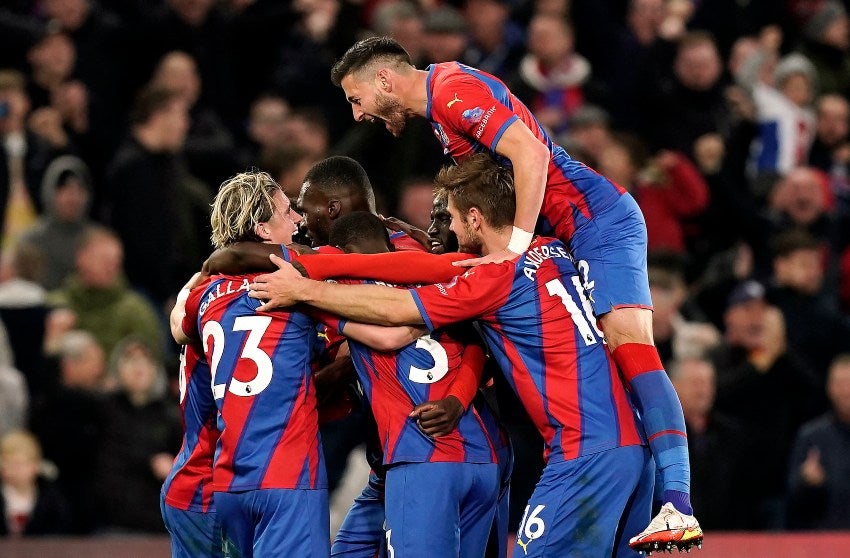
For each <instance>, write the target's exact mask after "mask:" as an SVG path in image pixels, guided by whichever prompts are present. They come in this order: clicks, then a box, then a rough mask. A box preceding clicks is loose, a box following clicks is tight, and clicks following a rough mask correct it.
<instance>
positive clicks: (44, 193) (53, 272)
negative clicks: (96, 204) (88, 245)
mask: <svg viewBox="0 0 850 558" xmlns="http://www.w3.org/2000/svg"><path fill="white" fill-rule="evenodd" d="M91 195H92V184H91V175H90V174H89V170H88V167H87V166H86V164H85V163H84V162H83V161H82V160H81V159H79V158H77V157H74V156H72V155H63V156H61V157H57V158H56V159H54V160H53V161H52V162H51V163H50V165H49V166H48V167H47V170H46V171H45V172H44V179H43V180H42V184H41V200H42V204H43V205H44V213H43V214H42V216H41V217H39V219H38V221H36V223H35V224H34V225H33V226H32V227H31V228H29V229H27V230H25V231H24V232H23V233H21V238H20V242H21V243H24V244H32V245H33V246H35V247H37V248H38V249H39V250H41V251H42V252H43V254H44V256H45V262H44V263H45V264H46V269H45V270H44V274H43V276H42V277H41V278H40V279H39V282H40V283H41V284H42V285H43V286H44V288H46V289H49V290H52V289H56V288H59V287H60V286H61V285H62V282H63V281H64V280H65V279H66V278H67V277H68V276H69V275H70V274H71V272H72V271H73V270H74V251H75V249H76V247H77V244H78V243H79V241H80V238H82V236H83V235H84V234H85V233H86V231H88V230H89V229H90V228H91V227H92V221H91V220H90V219H89V217H88V211H89V204H90V202H91Z"/></svg>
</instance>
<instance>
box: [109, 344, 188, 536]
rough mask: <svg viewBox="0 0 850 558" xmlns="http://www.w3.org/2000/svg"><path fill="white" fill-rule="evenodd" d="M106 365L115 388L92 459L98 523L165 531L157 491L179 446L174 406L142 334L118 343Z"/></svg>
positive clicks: (114, 528)
mask: <svg viewBox="0 0 850 558" xmlns="http://www.w3.org/2000/svg"><path fill="white" fill-rule="evenodd" d="M109 368H110V374H111V376H112V378H111V381H112V382H113V383H114V384H115V392H114V393H112V394H110V395H109V396H107V398H106V401H105V404H104V411H103V420H104V422H103V430H102V437H101V443H100V446H99V449H98V452H97V459H96V463H97V465H96V468H95V471H96V473H95V478H97V484H96V485H95V489H94V492H93V497H94V499H95V502H96V507H97V518H98V519H97V523H98V528H99V530H101V531H106V532H116V531H117V532H160V531H165V527H164V525H163V523H162V518H161V516H160V511H159V491H160V488H161V486H162V482H163V481H164V480H165V477H166V476H168V473H169V472H170V470H171V464H172V462H173V461H174V455H175V454H176V453H177V451H178V450H179V449H180V440H181V435H182V430H181V427H180V419H179V416H178V413H177V407H176V406H175V405H173V404H172V402H171V401H169V400H168V399H166V398H165V386H166V384H165V373H164V371H163V370H162V367H161V365H160V363H159V360H158V358H157V357H156V355H155V353H154V351H152V349H151V347H150V346H148V345H146V344H145V343H144V342H142V341H141V340H139V339H136V338H129V339H124V340H123V341H122V342H121V343H119V344H118V345H117V346H116V347H115V350H114V351H113V352H112V355H111V356H110V366H109ZM128 440H132V443H127V441H128Z"/></svg>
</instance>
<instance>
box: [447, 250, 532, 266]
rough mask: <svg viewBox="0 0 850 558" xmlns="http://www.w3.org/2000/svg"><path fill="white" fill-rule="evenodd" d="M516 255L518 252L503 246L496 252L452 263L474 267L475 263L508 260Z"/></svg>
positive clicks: (513, 258)
mask: <svg viewBox="0 0 850 558" xmlns="http://www.w3.org/2000/svg"><path fill="white" fill-rule="evenodd" d="M518 257H519V254H516V253H514V252H511V251H510V250H508V249H507V248H505V249H504V250H499V251H498V252H493V253H492V254H487V255H486V256H484V257H482V258H472V259H471V260H460V261H457V262H453V263H452V265H456V266H459V267H474V266H476V265H481V264H487V263H502V262H506V261H510V260H515V259H517V258H518Z"/></svg>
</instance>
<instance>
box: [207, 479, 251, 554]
mask: <svg viewBox="0 0 850 558" xmlns="http://www.w3.org/2000/svg"><path fill="white" fill-rule="evenodd" d="M255 492H258V491H255V490H252V491H249V492H238V493H234V492H215V493H214V496H213V498H214V499H215V508H216V514H217V515H218V520H219V522H220V523H221V537H222V548H223V552H224V555H225V556H227V558H251V557H252V556H254V520H253V517H252V515H251V507H252V500H253V495H254V493H255Z"/></svg>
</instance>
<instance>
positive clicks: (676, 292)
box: [647, 252, 720, 370]
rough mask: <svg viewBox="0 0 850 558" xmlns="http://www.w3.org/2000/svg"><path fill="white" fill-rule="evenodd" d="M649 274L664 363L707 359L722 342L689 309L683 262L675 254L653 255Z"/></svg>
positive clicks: (656, 333) (654, 324)
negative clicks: (712, 349) (694, 358)
mask: <svg viewBox="0 0 850 558" xmlns="http://www.w3.org/2000/svg"><path fill="white" fill-rule="evenodd" d="M647 270H648V273H649V292H650V294H651V295H652V307H653V312H652V334H653V338H654V341H655V346H656V347H658V354H659V356H660V357H661V362H662V363H664V364H665V365H666V364H668V363H670V362H672V361H673V360H674V359H683V358H688V357H697V358H701V357H703V356H705V355H706V354H707V353H708V350H709V349H711V348H713V347H714V346H716V345H717V344H718V343H719V342H720V333H719V332H718V331H717V329H716V328H715V327H714V326H712V325H711V324H709V323H706V322H705V321H703V320H701V319H700V318H701V316H693V315H692V314H693V313H694V312H693V311H692V310H690V311H689V308H687V307H686V301H687V297H688V286H687V284H686V283H685V274H684V260H683V259H682V258H681V256H676V255H675V254H669V253H658V252H655V253H650V254H649V256H648V262H647ZM687 314H691V315H687ZM665 370H666V368H665Z"/></svg>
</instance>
